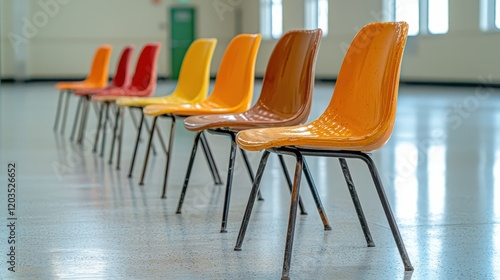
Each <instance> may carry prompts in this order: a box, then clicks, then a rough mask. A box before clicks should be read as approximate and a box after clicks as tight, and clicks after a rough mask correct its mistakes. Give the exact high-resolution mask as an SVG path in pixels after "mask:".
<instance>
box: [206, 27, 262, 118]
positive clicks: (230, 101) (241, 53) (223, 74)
mask: <svg viewBox="0 0 500 280" xmlns="http://www.w3.org/2000/svg"><path fill="white" fill-rule="evenodd" d="M261 38H262V36H261V35H260V34H240V35H237V36H236V37H234V38H233V40H231V42H230V43H229V45H228V46H227V48H226V51H225V52H224V56H223V57H222V60H221V63H220V66H219V71H218V73H217V78H216V80H215V84H214V89H213V91H212V94H210V96H209V97H208V99H207V102H208V103H212V102H213V103H218V104H224V105H225V106H226V107H229V108H235V110H234V111H233V112H243V111H245V110H247V109H248V108H249V107H250V103H251V102H252V97H253V85H254V79H255V77H254V73H255V61H256V59H255V58H256V57H257V52H258V50H259V46H260V41H261Z"/></svg>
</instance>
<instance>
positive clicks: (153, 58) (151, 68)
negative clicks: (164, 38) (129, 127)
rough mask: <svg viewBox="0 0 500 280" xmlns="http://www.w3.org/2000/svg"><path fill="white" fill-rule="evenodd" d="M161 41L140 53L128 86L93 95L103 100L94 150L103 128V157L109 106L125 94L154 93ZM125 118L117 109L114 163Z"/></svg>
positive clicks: (95, 100) (110, 161)
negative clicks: (118, 134)
mask: <svg viewBox="0 0 500 280" xmlns="http://www.w3.org/2000/svg"><path fill="white" fill-rule="evenodd" d="M160 48H161V44H160V43H149V44H146V45H145V46H144V47H143V48H142V50H141V52H140V53H139V58H138V59H137V64H136V67H135V71H134V75H133V76H132V82H131V83H130V85H129V86H127V87H121V88H112V89H109V90H105V91H101V92H98V93H96V94H94V95H93V96H92V99H91V100H92V101H93V102H103V104H102V106H101V110H100V113H99V121H98V123H97V133H96V136H95V141H94V149H93V152H96V151H97V144H98V142H99V136H100V131H101V128H102V130H103V137H102V145H101V155H100V156H101V157H102V156H103V155H104V144H105V138H106V126H107V125H106V124H107V122H108V120H109V114H108V111H109V106H110V104H111V103H113V104H114V101H115V100H117V99H119V98H121V97H124V96H151V95H153V94H154V91H155V89H156V80H157V67H158V56H159V55H160ZM104 112H105V115H106V116H105V119H104V123H103V114H104ZM122 119H123V111H122V110H121V107H118V108H117V110H116V118H115V123H114V130H113V138H112V139H113V141H112V145H111V153H110V157H109V163H110V164H111V163H112V158H113V152H114V147H115V142H116V140H117V139H118V138H117V137H116V136H117V133H118V127H120V135H121V134H122V132H123V123H122V125H119V124H120V120H122ZM119 139H120V140H121V137H120V138H119ZM121 142H122V141H118V144H119V151H118V165H117V169H120V166H119V162H120V156H121Z"/></svg>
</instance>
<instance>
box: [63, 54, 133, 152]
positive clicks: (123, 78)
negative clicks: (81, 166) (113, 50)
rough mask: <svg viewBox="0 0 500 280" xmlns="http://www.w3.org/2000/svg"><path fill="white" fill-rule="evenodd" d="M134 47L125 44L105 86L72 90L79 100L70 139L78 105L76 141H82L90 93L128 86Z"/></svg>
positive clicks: (75, 125)
mask: <svg viewBox="0 0 500 280" xmlns="http://www.w3.org/2000/svg"><path fill="white" fill-rule="evenodd" d="M134 49H135V46H134V45H127V46H125V48H123V50H122V53H121V55H120V58H119V59H118V64H117V67H116V71H115V75H114V77H113V80H111V83H110V84H109V85H108V86H107V87H105V88H99V89H77V90H76V91H75V92H74V94H75V96H77V97H80V100H79V101H78V106H77V108H76V114H75V119H74V122H73V129H72V131H71V137H70V140H73V137H74V135H75V132H76V127H77V122H78V117H79V113H80V107H82V115H81V117H80V129H79V133H78V141H77V143H78V144H81V143H82V141H83V136H84V132H85V128H86V125H87V119H88V109H89V103H90V98H91V96H92V95H94V94H99V93H102V92H104V91H108V90H110V89H114V88H124V87H128V86H129V85H130V80H131V75H130V61H131V58H132V54H133V53H134ZM96 111H97V110H96Z"/></svg>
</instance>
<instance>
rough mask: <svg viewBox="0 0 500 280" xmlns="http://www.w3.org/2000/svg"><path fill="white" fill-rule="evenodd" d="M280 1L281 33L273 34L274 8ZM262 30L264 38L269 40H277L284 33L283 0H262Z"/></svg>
mask: <svg viewBox="0 0 500 280" xmlns="http://www.w3.org/2000/svg"><path fill="white" fill-rule="evenodd" d="M278 1H279V4H280V6H281V30H280V31H279V34H273V30H274V28H273V27H274V20H275V19H273V8H274V5H275V4H276V2H278ZM260 32H261V34H262V37H263V38H264V39H269V40H277V39H279V38H280V37H281V36H282V35H283V0H260Z"/></svg>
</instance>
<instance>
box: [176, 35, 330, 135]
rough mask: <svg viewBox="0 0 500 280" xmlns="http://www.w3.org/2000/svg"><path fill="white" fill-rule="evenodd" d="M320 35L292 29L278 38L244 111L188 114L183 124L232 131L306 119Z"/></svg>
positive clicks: (294, 123) (281, 124) (188, 127)
mask: <svg viewBox="0 0 500 280" xmlns="http://www.w3.org/2000/svg"><path fill="white" fill-rule="evenodd" d="M321 34H322V31H321V29H317V30H296V31H290V32H287V33H285V34H284V35H283V36H282V37H281V39H279V41H278V43H277V44H276V46H275V47H274V50H273V52H272V54H271V57H270V58H269V62H268V64H267V69H266V74H265V75H264V81H263V84H262V90H261V93H260V96H259V99H258V100H257V103H256V104H255V105H254V106H253V107H252V108H250V109H249V110H248V111H245V112H243V113H239V114H225V115H201V116H191V117H189V118H187V119H186V120H185V121H184V126H185V127H186V128H187V129H188V130H191V131H200V130H205V129H214V128H229V129H231V130H233V131H235V130H241V129H248V128H258V127H272V126H287V125H297V124H301V123H304V122H305V121H307V118H308V117H309V113H310V111H311V105H312V95H313V88H314V68H315V65H316V57H317V53H318V49H319V45H320V42H321Z"/></svg>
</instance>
